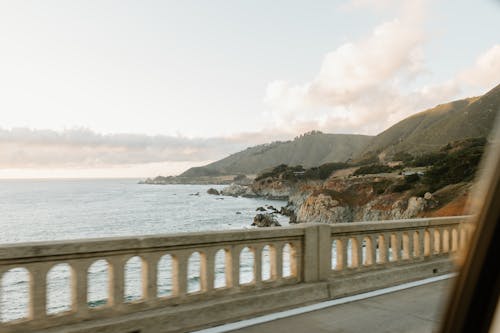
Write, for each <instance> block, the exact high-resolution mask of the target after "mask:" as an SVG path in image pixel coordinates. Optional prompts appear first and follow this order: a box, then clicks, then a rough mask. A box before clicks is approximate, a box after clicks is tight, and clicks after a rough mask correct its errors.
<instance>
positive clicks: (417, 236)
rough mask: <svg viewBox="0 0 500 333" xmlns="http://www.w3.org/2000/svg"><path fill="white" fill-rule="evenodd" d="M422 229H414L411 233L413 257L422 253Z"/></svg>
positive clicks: (417, 256) (418, 256)
mask: <svg viewBox="0 0 500 333" xmlns="http://www.w3.org/2000/svg"><path fill="white" fill-rule="evenodd" d="M423 233H424V231H423V229H419V230H415V231H414V232H413V234H412V238H413V242H412V243H413V252H412V256H413V258H420V257H421V256H422V253H423V248H424V246H423V245H424V243H423Z"/></svg>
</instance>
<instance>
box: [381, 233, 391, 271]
mask: <svg viewBox="0 0 500 333" xmlns="http://www.w3.org/2000/svg"><path fill="white" fill-rule="evenodd" d="M378 240H379V244H378V253H379V258H380V263H381V264H386V263H388V262H389V242H390V240H391V236H390V235H389V234H387V233H385V234H380V235H379V238H378Z"/></svg>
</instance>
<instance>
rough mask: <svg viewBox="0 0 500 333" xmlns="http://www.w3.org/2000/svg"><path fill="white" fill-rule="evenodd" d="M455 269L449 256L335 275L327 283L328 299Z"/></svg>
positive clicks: (441, 273)
mask: <svg viewBox="0 0 500 333" xmlns="http://www.w3.org/2000/svg"><path fill="white" fill-rule="evenodd" d="M455 270H456V269H455V267H454V265H453V262H452V261H451V260H450V259H449V258H442V259H433V260H430V261H423V262H420V263H412V264H409V265H399V266H394V267H391V268H383V267H381V268H380V269H379V270H377V269H375V270H370V271H367V272H363V273H361V272H360V273H356V274H346V275H335V276H332V277H331V278H330V282H329V283H328V293H329V297H330V299H335V298H340V297H345V296H351V295H355V294H361V293H364V292H368V291H372V290H377V289H382V288H387V287H392V286H395V285H398V284H402V283H406V282H412V281H416V280H422V279H425V278H429V277H431V276H438V275H443V274H447V273H450V272H454V271H455Z"/></svg>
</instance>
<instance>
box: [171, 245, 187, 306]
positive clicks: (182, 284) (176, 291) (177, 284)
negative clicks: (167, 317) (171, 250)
mask: <svg viewBox="0 0 500 333" xmlns="http://www.w3.org/2000/svg"><path fill="white" fill-rule="evenodd" d="M188 259H189V252H186V251H182V252H181V251H179V252H176V253H175V255H174V256H173V263H174V265H173V270H172V282H173V286H172V287H173V288H172V291H173V295H174V296H177V297H183V296H185V295H186V294H187V289H188V281H187V279H188Z"/></svg>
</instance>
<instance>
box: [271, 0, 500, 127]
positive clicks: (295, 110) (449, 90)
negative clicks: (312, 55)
mask: <svg viewBox="0 0 500 333" xmlns="http://www.w3.org/2000/svg"><path fill="white" fill-rule="evenodd" d="M389 2H391V0H388V1H373V0H353V1H351V2H349V3H348V7H349V8H356V7H366V6H369V7H376V8H381V7H384V6H385V5H386V4H387V3H389ZM400 3H402V5H401V8H400V11H399V17H398V18H395V19H393V20H391V21H387V22H384V23H382V24H380V25H378V26H376V27H375V28H374V29H373V31H372V33H371V34H370V35H369V36H367V37H366V38H363V39H359V40H357V41H352V42H349V43H345V44H343V45H340V46H339V47H337V48H336V49H335V50H333V51H331V52H329V53H327V54H326V55H325V57H324V59H323V62H322V64H321V66H320V69H319V71H318V73H317V74H316V75H315V77H314V78H313V79H312V80H311V81H309V82H305V83H302V84H293V83H291V82H288V81H286V80H283V79H280V80H276V81H273V82H271V83H269V84H268V86H267V90H266V94H265V102H266V104H267V105H268V106H269V107H270V114H271V115H272V118H273V119H274V121H275V122H276V123H277V124H278V126H283V125H284V124H291V125H292V126H294V127H295V128H296V129H300V130H310V129H320V130H323V131H327V132H351V133H352V132H357V133H364V134H377V133H379V132H380V131H382V130H384V129H386V128H387V127H388V126H390V125H392V124H394V123H395V122H397V121H399V120H401V119H403V118H405V117H407V116H408V115H410V114H413V113H415V112H418V111H422V110H423V109H426V108H429V107H432V106H434V105H436V104H439V103H444V102H447V101H450V100H452V99H454V98H457V97H464V95H463V92H464V91H466V92H469V93H470V92H471V91H483V92H484V91H485V90H486V89H490V88H492V87H493V86H494V85H495V84H498V83H499V77H498V73H500V45H495V46H493V47H492V48H491V49H490V50H488V51H487V52H485V53H483V54H482V55H480V56H479V57H478V59H477V61H476V62H475V64H473V65H472V66H471V67H470V68H466V69H463V70H461V71H459V72H458V74H457V75H455V76H454V77H452V78H450V79H449V80H448V81H446V82H441V83H437V84H436V83H434V84H428V85H424V86H421V87H419V88H415V89H413V90H410V91H408V90H405V89H404V88H402V87H411V86H412V84H413V83H415V82H416V81H415V79H416V78H417V77H418V76H420V75H421V74H424V73H425V74H429V70H428V69H427V68H426V66H425V59H424V56H423V53H422V50H423V45H424V43H425V41H426V40H427V38H428V37H427V36H426V35H425V31H424V28H423V25H424V17H425V14H426V4H425V2H424V1H419V0H409V1H404V2H400ZM393 5H395V4H393Z"/></svg>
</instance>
